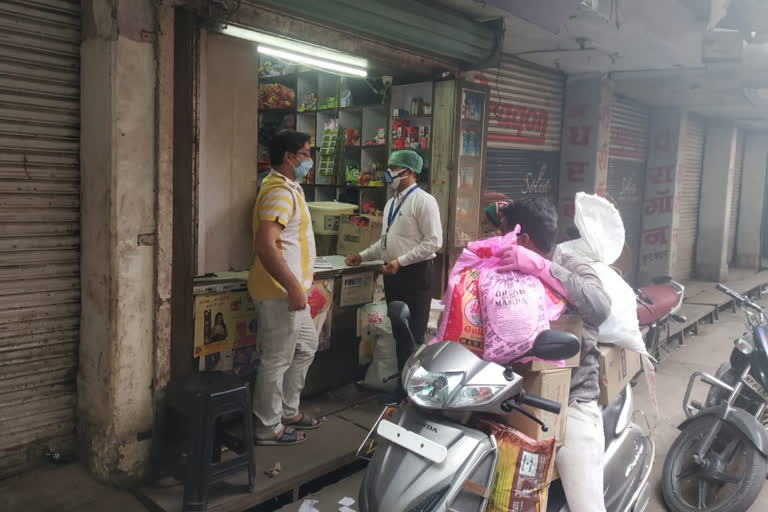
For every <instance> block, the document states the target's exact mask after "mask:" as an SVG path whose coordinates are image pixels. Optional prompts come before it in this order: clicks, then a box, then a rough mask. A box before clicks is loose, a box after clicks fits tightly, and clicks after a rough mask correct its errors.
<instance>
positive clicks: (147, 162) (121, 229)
mask: <svg viewBox="0 0 768 512" xmlns="http://www.w3.org/2000/svg"><path fill="white" fill-rule="evenodd" d="M154 33H155V20H154V8H153V5H152V1H151V0H132V1H130V2H127V1H121V2H118V1H116V0H84V1H83V42H82V46H81V56H82V62H81V91H82V102H81V109H82V112H81V121H82V125H81V171H82V176H81V194H82V212H81V230H82V236H81V240H82V242H81V243H82V246H81V264H82V269H81V284H82V312H81V338H80V366H79V370H78V409H79V428H78V434H79V436H80V441H81V443H80V446H81V459H82V460H83V461H84V462H85V463H86V464H87V465H88V466H89V468H90V469H91V471H92V472H93V473H94V474H95V475H96V476H97V477H99V478H102V479H110V480H118V479H121V478H125V477H128V478H134V477H137V476H140V475H141V474H142V473H143V470H144V464H145V461H146V460H147V457H148V454H149V443H150V442H149V440H148V439H147V438H148V437H149V434H150V433H151V429H152V422H153V421H152V420H153V405H152V378H153V325H154V309H155V308H154V301H155V287H154V278H155V268H154V261H155V254H154V247H153V244H154V241H155V228H156V226H155V186H156V171H155V169H156V159H155V148H156V145H155V47H154V43H153V40H154V36H153V34H154Z"/></svg>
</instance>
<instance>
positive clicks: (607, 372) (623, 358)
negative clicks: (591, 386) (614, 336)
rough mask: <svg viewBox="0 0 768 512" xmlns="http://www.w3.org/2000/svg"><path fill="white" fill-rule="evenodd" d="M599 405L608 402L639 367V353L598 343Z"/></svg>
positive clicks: (640, 365) (617, 393)
mask: <svg viewBox="0 0 768 512" xmlns="http://www.w3.org/2000/svg"><path fill="white" fill-rule="evenodd" d="M599 348H600V372H599V378H600V398H599V399H598V403H599V404H600V405H608V404H610V403H611V402H612V401H613V399H614V398H616V397H617V396H619V394H620V393H621V392H622V390H623V389H624V388H625V387H626V386H627V384H629V381H630V380H631V379H632V377H634V376H635V375H636V374H637V373H638V372H639V371H640V370H641V369H642V362H641V360H640V354H638V353H637V352H632V351H629V350H627V349H625V348H621V347H617V346H615V345H600V346H599Z"/></svg>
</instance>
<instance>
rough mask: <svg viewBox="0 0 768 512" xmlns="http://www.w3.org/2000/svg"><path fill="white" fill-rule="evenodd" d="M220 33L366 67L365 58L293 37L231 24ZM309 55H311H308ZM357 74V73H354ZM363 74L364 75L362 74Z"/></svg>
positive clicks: (353, 65) (270, 46)
mask: <svg viewBox="0 0 768 512" xmlns="http://www.w3.org/2000/svg"><path fill="white" fill-rule="evenodd" d="M220 32H221V33H222V34H225V35H228V36H232V37H237V38H239V39H245V40H248V41H254V42H256V43H260V44H264V45H266V46H267V47H269V48H278V49H281V50H286V51H287V52H292V53H298V54H301V55H307V56H308V58H312V59H321V60H323V61H329V62H338V63H340V64H345V65H346V66H351V67H353V68H362V69H367V68H368V61H367V60H366V59H363V58H360V57H355V56H354V55H348V54H346V53H341V52H336V51H333V50H329V49H327V48H322V47H320V46H315V45H311V44H308V43H302V42H300V41H294V40H293V39H287V38H284V37H278V36H273V35H271V34H267V33H265V32H260V31H258V30H250V29H247V28H242V27H236V26H232V25H225V26H224V27H222V28H221V29H220ZM309 56H311V57H309ZM356 74H359V73H356ZM362 76H364V75H362Z"/></svg>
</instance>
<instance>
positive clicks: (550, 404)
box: [520, 393, 561, 414]
mask: <svg viewBox="0 0 768 512" xmlns="http://www.w3.org/2000/svg"><path fill="white" fill-rule="evenodd" d="M520 403H521V404H525V405H530V406H531V407H536V408H537V409H542V410H544V411H547V412H551V413H552V414H560V408H561V406H560V402H555V401H554V400H548V399H546V398H541V397H539V396H534V395H529V394H527V393H522V394H521V395H520Z"/></svg>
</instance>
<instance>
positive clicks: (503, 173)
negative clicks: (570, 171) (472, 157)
mask: <svg viewBox="0 0 768 512" xmlns="http://www.w3.org/2000/svg"><path fill="white" fill-rule="evenodd" d="M487 160H488V163H487V165H486V175H485V188H486V191H487V192H486V198H485V199H486V201H485V203H486V204H487V203H488V202H491V201H496V200H507V199H522V198H524V197H548V198H550V199H552V200H553V201H554V200H555V199H556V197H555V194H556V193H557V178H558V176H559V174H560V171H559V166H560V153H555V152H549V151H517V150H513V149H498V148H489V149H488V155H487Z"/></svg>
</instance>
